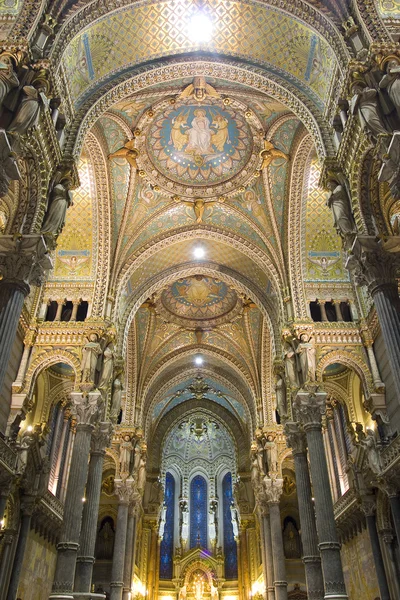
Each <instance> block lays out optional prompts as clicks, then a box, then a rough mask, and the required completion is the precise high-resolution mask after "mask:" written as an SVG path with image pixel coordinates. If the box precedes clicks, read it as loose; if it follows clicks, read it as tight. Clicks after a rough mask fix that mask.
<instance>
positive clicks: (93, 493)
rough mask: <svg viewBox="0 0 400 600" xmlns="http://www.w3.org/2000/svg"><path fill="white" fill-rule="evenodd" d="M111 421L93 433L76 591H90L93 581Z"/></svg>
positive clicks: (97, 426)
mask: <svg viewBox="0 0 400 600" xmlns="http://www.w3.org/2000/svg"><path fill="white" fill-rule="evenodd" d="M111 430H112V426H111V423H98V424H97V425H96V428H95V430H94V431H93V433H92V439H91V452H90V462H89V472H88V478H87V483H86V495H85V498H86V502H85V504H84V507H83V514H82V526H81V534H80V538H79V553H78V558H77V563H76V571H75V587H74V591H75V592H90V587H91V583H92V574H93V565H94V561H95V558H94V548H95V544H96V534H97V517H98V514H99V502H100V494H101V481H102V475H103V462H104V454H105V449H106V447H107V446H108V445H109V443H110V436H111Z"/></svg>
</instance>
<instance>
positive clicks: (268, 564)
mask: <svg viewBox="0 0 400 600" xmlns="http://www.w3.org/2000/svg"><path fill="white" fill-rule="evenodd" d="M261 510H262V526H263V532H264V543H265V568H266V572H267V598H268V600H275V588H274V553H273V550H272V539H271V522H270V517H269V511H268V504H267V503H266V501H265V504H263V505H262V507H261Z"/></svg>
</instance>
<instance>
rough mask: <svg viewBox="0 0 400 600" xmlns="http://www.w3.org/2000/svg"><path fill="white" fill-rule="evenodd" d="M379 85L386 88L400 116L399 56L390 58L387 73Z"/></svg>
mask: <svg viewBox="0 0 400 600" xmlns="http://www.w3.org/2000/svg"><path fill="white" fill-rule="evenodd" d="M379 87H380V88H381V89H386V91H387V93H388V96H389V98H390V99H391V101H392V102H393V105H394V106H395V108H396V111H397V115H398V117H399V118H400V63H399V59H398V58H393V59H391V60H388V62H387V63H386V74H385V75H384V76H383V77H382V79H381V80H380V82H379Z"/></svg>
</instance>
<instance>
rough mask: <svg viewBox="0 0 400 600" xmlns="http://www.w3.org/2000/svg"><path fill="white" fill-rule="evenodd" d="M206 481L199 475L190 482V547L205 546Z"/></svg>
mask: <svg viewBox="0 0 400 600" xmlns="http://www.w3.org/2000/svg"><path fill="white" fill-rule="evenodd" d="M207 517H208V511H207V482H206V480H205V479H204V477H202V476H201V475H196V477H193V479H192V482H191V484H190V547H191V548H195V547H196V546H197V545H199V546H200V547H201V548H207Z"/></svg>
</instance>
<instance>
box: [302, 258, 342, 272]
mask: <svg viewBox="0 0 400 600" xmlns="http://www.w3.org/2000/svg"><path fill="white" fill-rule="evenodd" d="M308 260H309V261H310V262H312V263H313V264H314V265H317V266H318V267H319V268H320V269H321V270H322V272H323V274H324V275H326V274H327V272H328V271H329V269H331V267H333V265H335V264H336V263H337V262H339V260H340V255H339V256H310V254H309V255H308Z"/></svg>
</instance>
